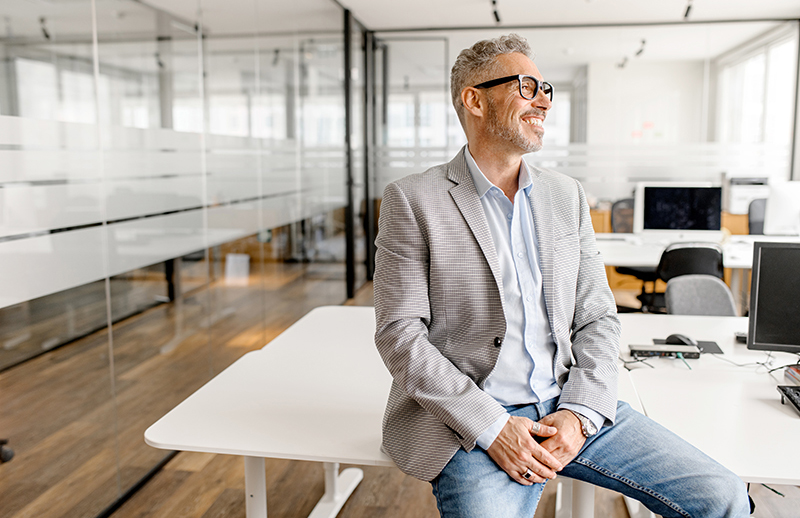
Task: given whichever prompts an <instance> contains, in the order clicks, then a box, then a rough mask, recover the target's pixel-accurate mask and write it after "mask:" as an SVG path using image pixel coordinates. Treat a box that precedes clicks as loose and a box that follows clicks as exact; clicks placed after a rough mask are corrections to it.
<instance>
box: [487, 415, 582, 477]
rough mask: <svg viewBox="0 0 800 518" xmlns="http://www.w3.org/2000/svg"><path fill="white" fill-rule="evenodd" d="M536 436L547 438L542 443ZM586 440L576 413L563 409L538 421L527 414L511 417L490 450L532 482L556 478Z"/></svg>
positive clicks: (507, 468)
mask: <svg viewBox="0 0 800 518" xmlns="http://www.w3.org/2000/svg"><path fill="white" fill-rule="evenodd" d="M534 436H539V437H547V439H545V440H544V441H542V443H541V444H540V443H538V442H536V440H535V439H534V438H533V437H534ZM585 441H586V438H585V437H584V436H583V432H582V431H581V423H580V421H579V420H578V418H577V417H575V414H573V413H572V412H570V411H569V410H559V411H558V412H555V413H552V414H550V415H546V416H544V417H543V418H542V419H541V420H540V421H539V422H538V423H536V422H534V421H531V420H530V419H528V418H527V417H517V416H511V417H509V418H508V422H507V423H506V425H505V426H504V427H503V429H502V430H501V431H500V434H498V436H497V438H496V439H495V440H494V442H493V443H492V445H491V446H489V449H488V450H486V453H488V454H489V456H490V457H491V458H492V460H494V461H495V462H496V463H497V465H498V466H500V468H501V469H502V470H503V471H505V472H506V473H508V476H510V477H511V478H512V479H514V480H515V481H517V482H519V483H520V484H522V485H525V486H530V485H532V484H535V483H541V482H544V481H545V480H547V479H553V478H556V472H557V471H561V470H562V469H564V466H566V465H567V464H568V463H569V462H570V461H571V460H572V459H574V458H575V456H576V455H578V452H579V451H580V449H581V447H582V446H583V443H584V442H585ZM526 475H527V476H526Z"/></svg>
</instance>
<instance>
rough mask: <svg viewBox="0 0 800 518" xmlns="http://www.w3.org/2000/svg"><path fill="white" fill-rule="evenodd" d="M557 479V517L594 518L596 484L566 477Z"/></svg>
mask: <svg viewBox="0 0 800 518" xmlns="http://www.w3.org/2000/svg"><path fill="white" fill-rule="evenodd" d="M557 480H558V481H559V482H558V487H557V489H556V513H555V514H556V518H594V486H593V485H591V484H588V483H586V482H582V481H580V480H573V479H570V478H566V477H559V478H558V479H557Z"/></svg>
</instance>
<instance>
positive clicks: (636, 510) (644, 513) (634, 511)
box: [623, 495, 658, 518]
mask: <svg viewBox="0 0 800 518" xmlns="http://www.w3.org/2000/svg"><path fill="white" fill-rule="evenodd" d="M623 498H624V499H625V508H626V509H627V510H628V514H629V515H630V516H631V518H656V517H657V516H658V515H657V514H655V513H652V512H650V511H648V510H647V508H646V507H645V506H643V505H642V504H641V502H639V501H638V500H634V499H633V498H630V497H627V496H624V495H623Z"/></svg>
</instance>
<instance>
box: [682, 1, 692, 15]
mask: <svg viewBox="0 0 800 518" xmlns="http://www.w3.org/2000/svg"><path fill="white" fill-rule="evenodd" d="M691 10H692V0H689V3H688V4H686V11H685V12H684V13H683V19H684V20H688V19H689V12H691Z"/></svg>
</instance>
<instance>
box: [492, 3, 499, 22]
mask: <svg viewBox="0 0 800 518" xmlns="http://www.w3.org/2000/svg"><path fill="white" fill-rule="evenodd" d="M492 13H493V14H494V21H495V22H497V23H500V12H499V11H498V10H497V0H492Z"/></svg>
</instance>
